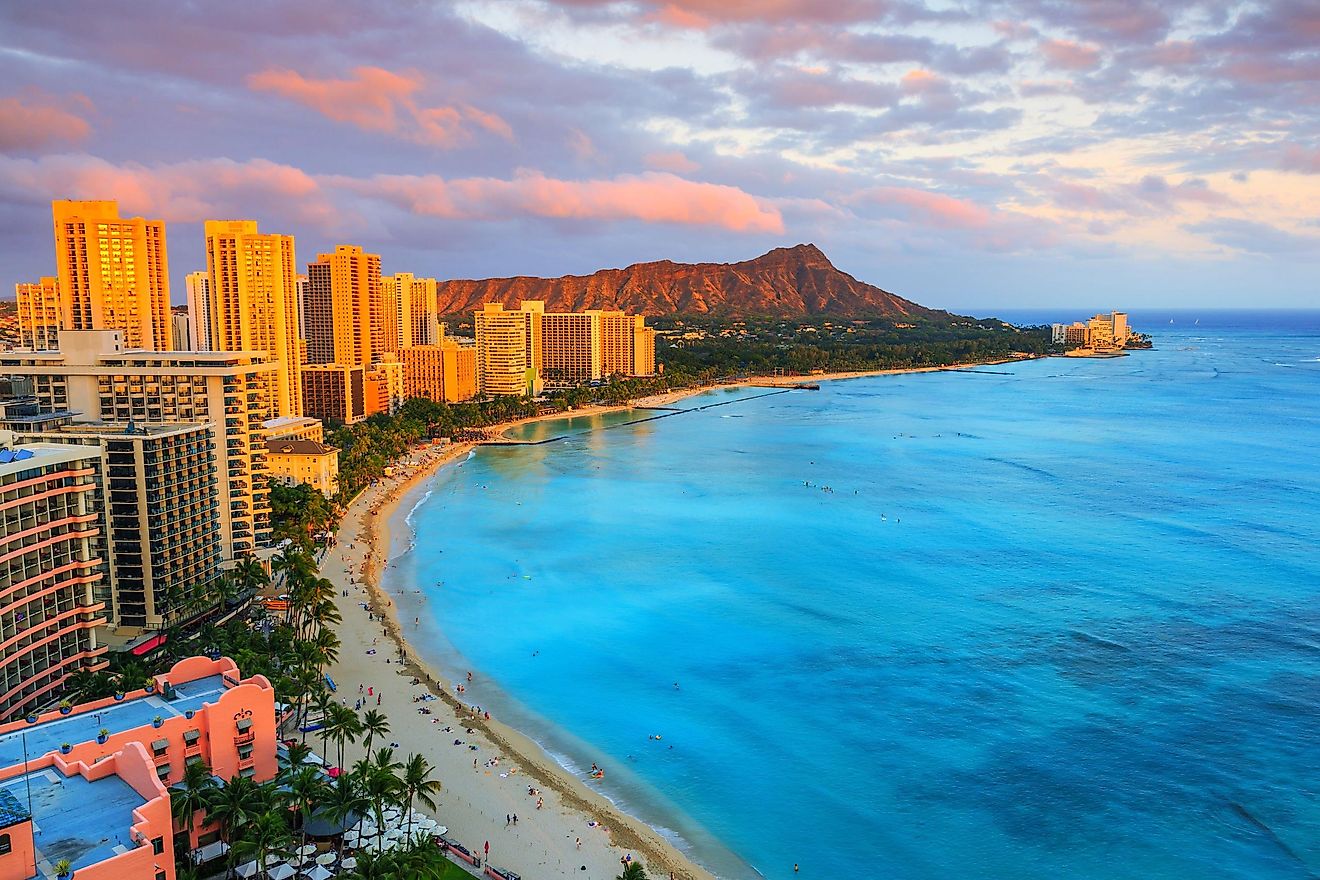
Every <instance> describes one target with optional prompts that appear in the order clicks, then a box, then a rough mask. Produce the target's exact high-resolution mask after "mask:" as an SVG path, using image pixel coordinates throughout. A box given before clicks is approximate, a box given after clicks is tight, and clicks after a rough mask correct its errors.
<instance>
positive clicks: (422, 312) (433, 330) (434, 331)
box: [381, 272, 443, 350]
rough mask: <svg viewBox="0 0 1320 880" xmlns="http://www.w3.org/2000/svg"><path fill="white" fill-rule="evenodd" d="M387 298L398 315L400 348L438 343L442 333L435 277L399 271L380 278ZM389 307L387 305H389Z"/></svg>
mask: <svg viewBox="0 0 1320 880" xmlns="http://www.w3.org/2000/svg"><path fill="white" fill-rule="evenodd" d="M381 284H382V285H383V286H384V290H385V300H386V302H387V303H392V304H393V305H394V309H395V314H396V315H397V318H396V319H395V320H396V323H397V325H398V328H399V330H398V335H399V350H401V349H404V348H408V347H409V346H412V345H438V344H439V343H440V339H441V338H442V336H443V331H442V330H441V325H440V316H439V315H438V314H437V313H436V281H435V279H434V278H418V277H416V276H415V275H413V274H412V273H411V272H399V273H397V274H395V275H387V276H385V277H384V278H382V279H381ZM387 310H388V306H387Z"/></svg>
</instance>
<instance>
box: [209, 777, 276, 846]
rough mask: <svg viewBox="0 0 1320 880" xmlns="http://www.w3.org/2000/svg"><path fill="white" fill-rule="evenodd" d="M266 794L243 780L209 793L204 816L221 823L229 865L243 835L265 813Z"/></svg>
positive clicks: (230, 781) (232, 781)
mask: <svg viewBox="0 0 1320 880" xmlns="http://www.w3.org/2000/svg"><path fill="white" fill-rule="evenodd" d="M266 801H267V798H266V793H265V792H264V791H262V789H261V786H260V785H258V784H257V783H255V782H253V781H252V780H251V779H249V778H247V777H246V776H235V777H234V778H233V779H231V780H229V781H228V782H226V783H225V784H224V785H223V786H221V787H219V788H217V789H215V790H214V791H213V792H212V797H211V803H210V805H209V806H208V807H207V815H208V816H209V817H210V818H211V819H212V820H214V821H216V822H219V823H220V830H221V832H222V833H223V834H224V836H225V839H226V840H227V841H229V846H230V851H229V858H230V862H231V863H232V862H233V859H234V855H235V852H236V850H237V847H236V846H235V844H236V843H238V841H239V840H240V838H241V837H242V836H243V834H244V832H245V831H246V830H247V829H248V827H249V826H251V824H252V823H253V822H254V821H255V820H256V818H257V817H258V816H259V815H261V814H262V813H263V812H265V811H266V808H267V806H268V805H267V802H266Z"/></svg>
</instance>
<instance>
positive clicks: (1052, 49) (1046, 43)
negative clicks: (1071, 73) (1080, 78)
mask: <svg viewBox="0 0 1320 880" xmlns="http://www.w3.org/2000/svg"><path fill="white" fill-rule="evenodd" d="M1040 51H1041V54H1043V55H1044V56H1045V60H1046V61H1047V62H1048V63H1049V65H1050V66H1051V67H1058V68H1062V69H1063V70H1094V69H1095V68H1097V67H1099V66H1100V49H1099V48H1098V47H1096V46H1086V45H1083V44H1081V43H1077V42H1074V41H1072V40H1042V41H1041V43H1040Z"/></svg>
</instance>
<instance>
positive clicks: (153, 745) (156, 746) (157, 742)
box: [151, 739, 170, 752]
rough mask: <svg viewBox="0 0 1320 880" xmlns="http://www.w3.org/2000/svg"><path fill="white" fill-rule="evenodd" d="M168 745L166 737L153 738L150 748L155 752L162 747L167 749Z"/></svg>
mask: <svg viewBox="0 0 1320 880" xmlns="http://www.w3.org/2000/svg"><path fill="white" fill-rule="evenodd" d="M169 747H170V741H169V740H167V739H158V740H154V741H153V742H152V743H151V748H152V750H153V751H157V752H159V751H162V750H164V749H168V748H169Z"/></svg>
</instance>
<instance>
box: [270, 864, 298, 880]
mask: <svg viewBox="0 0 1320 880" xmlns="http://www.w3.org/2000/svg"><path fill="white" fill-rule="evenodd" d="M297 873H298V872H297V871H295V870H293V865H290V864H287V863H285V862H280V863H279V864H278V865H276V866H275V867H273V868H269V869H267V871H266V876H267V877H269V878H270V880H289V878H290V877H292V876H293V875H294V874H297Z"/></svg>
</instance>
